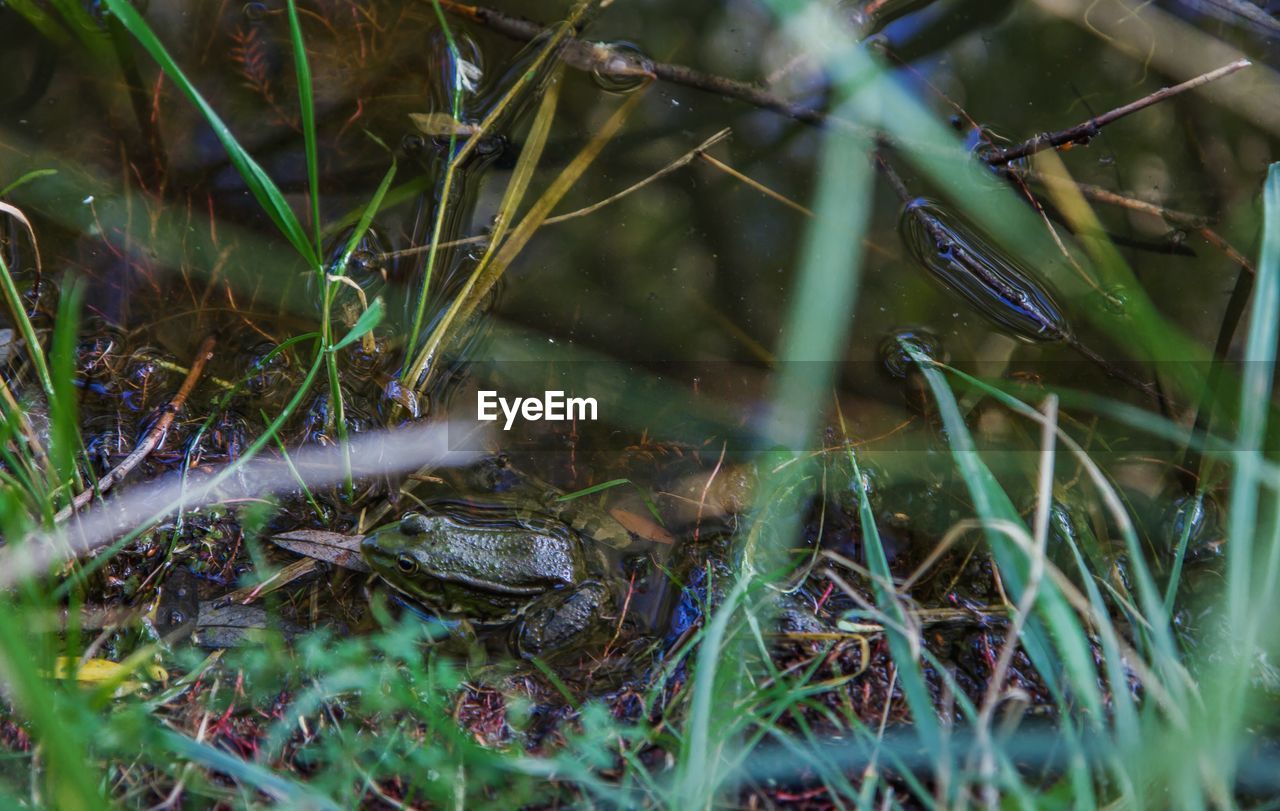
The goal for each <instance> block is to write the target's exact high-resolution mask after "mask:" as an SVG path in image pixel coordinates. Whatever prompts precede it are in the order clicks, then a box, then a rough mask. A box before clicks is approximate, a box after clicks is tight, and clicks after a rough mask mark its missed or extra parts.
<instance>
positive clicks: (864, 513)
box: [848, 448, 946, 763]
mask: <svg viewBox="0 0 1280 811" xmlns="http://www.w3.org/2000/svg"><path fill="white" fill-rule="evenodd" d="M848 455H849V464H850V465H852V467H853V481H854V482H855V483H856V484H857V489H858V521H859V526H860V527H861V528H862V545H863V548H864V550H865V552H866V556H867V568H868V569H870V570H871V575H872V578H873V579H872V585H873V586H874V588H875V594H876V603H877V604H878V605H879V606H880V610H881V611H883V612H884V613H885V614H886V615H887V616H888V617H889V618H890V619H891V620H893V623H892V624H886V626H885V633H886V635H887V636H888V639H889V652H890V653H891V654H892V655H893V661H894V664H896V665H897V667H898V681H899V682H900V683H901V684H902V692H903V694H904V695H905V696H906V697H907V704H908V705H909V706H910V707H911V717H912V720H913V721H914V722H915V726H916V731H917V732H918V733H919V735H920V740H921V742H922V743H923V744H924V747H925V749H927V750H928V751H929V753H930V754H931V755H932V756H933V757H934V759H935V760H936V761H937V762H938V763H941V762H942V758H944V757H945V756H946V755H945V752H944V749H943V740H942V730H941V728H940V726H939V724H938V716H937V714H936V713H935V711H934V707H933V698H932V697H931V696H930V695H929V688H928V685H926V684H925V679H924V672H923V670H922V669H921V667H920V660H919V658H918V657H917V656H916V655H915V652H914V647H915V646H914V645H913V640H911V639H909V638H907V636H906V634H904V633H902V631H901V629H904V628H910V627H912V625H911V623H910V622H909V621H908V619H907V615H906V612H905V611H903V609H902V605H901V604H900V603H899V602H898V600H897V599H896V595H895V594H894V593H893V591H892V583H893V574H892V572H890V571H889V559H888V557H886V555H885V552H884V544H883V543H882V542H881V540H880V531H879V529H877V527H876V515H875V510H874V509H872V507H871V500H870V499H869V498H868V497H867V489H866V487H865V486H863V478H862V469H861V467H859V465H858V457H857V454H855V453H854V452H853V448H849V450H848Z"/></svg>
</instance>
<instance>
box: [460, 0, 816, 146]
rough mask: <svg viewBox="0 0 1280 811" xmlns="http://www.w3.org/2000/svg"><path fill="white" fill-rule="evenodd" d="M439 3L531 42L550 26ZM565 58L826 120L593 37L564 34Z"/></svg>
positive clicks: (580, 65)
mask: <svg viewBox="0 0 1280 811" xmlns="http://www.w3.org/2000/svg"><path fill="white" fill-rule="evenodd" d="M440 7H441V8H443V9H444V10H445V11H447V12H449V13H450V14H453V15H455V16H458V17H463V18H465V19H468V20H471V21H473V22H476V23H479V24H480V25H483V26H484V27H486V28H490V29H493V30H494V31H497V32H498V33H500V34H502V35H503V36H507V37H510V38H511V39H518V40H524V41H526V42H528V41H531V40H533V39H536V38H538V37H541V36H543V35H544V34H545V33H546V32H547V29H546V28H544V27H543V26H542V25H541V24H539V23H536V22H534V21H533V20H529V19H526V18H524V17H517V16H514V15H510V14H503V13H502V12H500V11H495V10H493V9H490V8H482V7H479V6H469V5H466V4H464V3H456V2H454V0H440ZM560 58H561V59H562V60H564V62H565V63H566V64H567V65H569V66H570V67H573V68H576V69H578V70H583V71H587V72H590V73H595V74H597V75H600V76H607V77H609V78H615V79H622V80H624V81H625V80H633V79H636V78H639V77H643V76H651V77H654V78H658V79H661V80H662V81H664V82H671V83H672V84H679V85H684V86H685V87H692V88H696V89H698V90H704V91H706V92H708V93H715V94H716V95H720V96H729V97H730V98H735V99H738V100H740V101H745V102H746V103H747V104H750V105H753V106H755V107H760V108H762V109H765V110H773V111H774V112H777V113H781V114H782V115H785V116H787V117H789V118H794V119H795V120H797V121H803V122H804V123H806V124H813V125H817V126H821V125H822V124H823V123H825V122H826V119H827V114H826V113H825V112H824V111H822V110H819V109H817V108H815V107H809V106H807V105H804V104H796V103H794V102H790V101H787V100H786V99H783V98H781V97H779V96H776V95H774V94H772V93H770V92H769V91H767V90H764V89H762V88H759V87H756V86H755V85H752V84H748V83H746V82H740V81H738V80H736V79H729V78H726V77H724V76H717V75H715V74H712V73H703V72H702V71H700V70H695V69H693V68H691V67H689V66H687V65H675V64H670V63H665V62H650V61H648V60H640V59H637V58H636V56H635V55H634V54H632V53H630V52H628V51H625V50H621V49H618V48H613V47H611V46H608V45H602V44H598V43H594V42H587V41H585V40H581V39H577V38H576V37H569V38H567V39H566V40H565V43H564V49H563V50H562V51H561V53H560Z"/></svg>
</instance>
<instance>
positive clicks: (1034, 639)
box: [902, 343, 1103, 723]
mask: <svg viewBox="0 0 1280 811" xmlns="http://www.w3.org/2000/svg"><path fill="white" fill-rule="evenodd" d="M902 346H903V349H904V351H906V352H907V353H908V354H910V356H911V357H912V359H913V360H914V361H915V362H916V363H917V364H918V365H919V368H920V370H921V372H922V373H923V374H924V376H925V379H926V380H927V382H928V384H929V388H930V390H931V391H932V392H933V397H934V400H935V402H937V404H938V411H939V413H940V414H941V416H942V422H943V425H944V426H946V429H947V436H948V439H949V441H950V445H951V456H952V459H954V460H955V463H956V467H957V469H958V470H959V471H960V476H961V478H963V479H964V482H965V485H966V486H967V487H968V490H969V495H970V498H971V499H972V500H973V506H974V510H975V511H976V512H977V514H978V518H979V519H980V520H981V521H982V523H983V525H984V527H985V534H986V536H987V541H988V543H989V545H990V547H991V553H992V556H993V557H994V559H995V562H996V565H997V566H998V567H999V568H1000V575H1001V578H1002V579H1003V581H1004V583H1005V588H1006V591H1007V592H1008V594H1009V596H1010V597H1011V598H1012V599H1013V600H1014V601H1015V602H1016V601H1017V600H1018V599H1019V598H1020V597H1021V595H1022V592H1023V589H1024V588H1025V587H1026V584H1027V576H1028V573H1029V569H1030V566H1029V563H1028V561H1027V559H1026V556H1025V555H1024V554H1023V553H1022V552H1020V551H1019V550H1017V548H1016V547H1014V545H1013V543H1012V542H1011V541H1010V540H1009V539H1008V538H1006V537H1005V536H1004V534H1003V533H1002V532H1000V531H998V530H996V529H994V527H995V526H996V525H998V524H999V523H1001V522H1006V523H1008V524H1009V525H1012V526H1018V527H1023V528H1024V529H1025V524H1024V523H1023V521H1022V517H1021V516H1020V515H1019V514H1018V511H1017V510H1016V509H1015V508H1014V506H1013V502H1011V501H1010V500H1009V496H1008V494H1007V493H1005V491H1004V488H1002V487H1001V486H1000V483H999V482H998V481H997V480H996V478H995V476H994V475H993V474H992V473H991V470H990V469H989V468H988V467H987V466H986V464H985V463H984V462H983V461H982V458H981V456H980V455H979V454H978V450H977V448H976V447H974V444H973V437H972V436H970V434H969V428H968V426H967V425H965V422H964V417H963V416H962V415H961V414H960V408H959V405H958V404H957V403H956V400H955V396H954V395H953V394H952V392H951V387H950V386H948V385H947V381H946V378H944V377H943V376H942V372H941V371H939V370H938V369H937V368H936V367H935V366H934V365H933V361H932V359H931V358H928V357H926V356H925V355H923V354H922V353H921V352H920V351H919V349H918V348H917V347H915V346H913V345H911V344H909V343H904V344H903V345H902ZM1035 607H1036V609H1037V610H1038V611H1039V612H1040V614H1041V616H1042V617H1043V619H1044V622H1045V623H1047V624H1048V627H1046V626H1045V624H1042V623H1041V622H1039V621H1037V618H1036V617H1029V618H1028V620H1027V624H1026V626H1025V629H1024V637H1025V638H1024V639H1023V640H1022V642H1023V646H1024V648H1025V649H1026V651H1027V655H1028V656H1030V657H1031V660H1032V662H1034V663H1035V665H1036V669H1037V670H1038V671H1039V672H1040V675H1041V677H1042V678H1043V679H1044V681H1045V684H1046V685H1047V686H1048V687H1049V689H1050V690H1051V691H1052V692H1054V693H1055V695H1056V696H1057V697H1058V698H1059V700H1064V699H1065V693H1064V685H1063V683H1062V680H1061V678H1060V673H1059V669H1058V668H1059V664H1061V665H1065V666H1066V671H1067V675H1068V676H1069V677H1070V682H1071V688H1072V689H1071V693H1072V694H1073V696H1074V697H1075V698H1076V699H1077V700H1083V702H1084V709H1085V710H1086V711H1087V713H1088V714H1089V716H1090V717H1091V718H1092V720H1093V722H1094V723H1100V722H1101V720H1102V717H1103V716H1102V696H1101V694H1100V693H1099V690H1098V683H1097V671H1096V669H1095V668H1094V666H1093V658H1092V654H1091V652H1090V650H1089V644H1088V638H1087V637H1086V636H1085V633H1084V629H1083V628H1082V627H1081V625H1080V622H1079V619H1078V618H1077V617H1076V615H1075V614H1074V613H1073V612H1072V611H1071V609H1070V607H1069V606H1068V605H1067V603H1066V602H1065V601H1064V600H1063V599H1062V595H1061V593H1060V592H1059V591H1058V590H1057V588H1055V587H1054V585H1053V584H1052V583H1051V582H1046V583H1042V584H1041V588H1040V593H1039V597H1038V598H1037V599H1036V603H1035ZM1050 632H1052V637H1051V636H1050ZM1055 641H1056V643H1057V644H1056V645H1055V644H1054V642H1055ZM1055 650H1056V651H1057V653H1058V654H1061V656H1060V657H1059V656H1058V655H1055V653H1054V651H1055Z"/></svg>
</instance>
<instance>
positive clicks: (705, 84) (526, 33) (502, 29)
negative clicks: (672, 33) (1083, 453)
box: [439, 0, 1252, 166]
mask: <svg viewBox="0 0 1280 811" xmlns="http://www.w3.org/2000/svg"><path fill="white" fill-rule="evenodd" d="M439 2H440V6H441V8H443V9H444V10H445V11H447V12H449V13H450V14H453V15H455V16H458V17H463V18H465V19H468V20H471V21H473V22H476V23H479V24H480V25H483V26H485V27H486V28H490V29H492V30H494V31H497V32H498V33H500V34H502V35H504V36H507V37H510V38H512V39H518V40H524V41H530V40H533V39H535V38H537V37H540V36H543V35H545V34H547V33H548V31H549V30H548V29H546V28H544V27H543V26H542V25H540V24H539V23H536V22H534V21H533V20H529V19H525V18H524V17H516V16H512V15H509V14H503V13H502V12H500V11H495V10H493V9H489V8H481V7H478V6H469V5H466V4H464V3H458V2H454V0H439ZM561 59H563V60H564V62H565V63H566V64H568V65H569V66H570V67H573V68H577V69H578V70H586V71H591V72H594V73H596V74H598V75H602V76H609V77H613V78H621V79H628V78H634V77H636V76H638V75H653V76H655V77H657V78H658V79H661V80H662V81H664V82H670V83H672V84H679V85H684V86H685V87H692V88H695V89H697V90H703V91H706V92H708V93H715V94H716V95H720V96H728V97H729V98H733V99H737V100H738V101H742V102H745V103H747V104H750V105H752V106H754V107H759V108H761V109H764V110H772V111H774V112H776V113H780V114H782V115H785V116H787V117H788V118H793V119H795V120H796V121H800V122H802V123H805V124H810V125H813V126H818V127H821V126H824V125H825V124H826V123H827V119H828V114H827V113H826V111H824V110H821V109H819V108H816V107H810V106H807V105H804V104H797V103H794V102H791V101H788V100H786V99H784V98H782V97H780V96H777V95H774V94H773V93H770V92H769V91H767V90H764V89H763V88H760V87H756V86H755V85H752V84H748V83H746V82H740V81H738V80H736V79H729V78H727V77H724V76H717V75H715V74H710V73H703V72H702V71H698V70H694V69H693V68H691V67H688V66H686V65H676V64H669V63H665V62H647V61H645V62H638V61H637V59H636V58H635V57H634V56H633V55H632V54H630V53H628V52H627V51H623V50H619V49H617V48H612V47H610V46H607V45H600V44H597V43H591V42H586V41H584V40H581V39H577V38H575V37H568V38H566V39H565V42H564V49H563V50H562V51H561ZM1250 64H1252V63H1251V62H1250V61H1249V60H1248V59H1238V60H1236V61H1235V62H1232V63H1231V64H1229V65H1224V66H1222V67H1220V68H1217V69H1216V70H1211V71H1209V72H1208V73H1204V74H1201V75H1200V76H1196V77H1195V78H1193V79H1188V80H1187V81H1185V82H1182V83H1180V84H1176V85H1173V86H1172V87H1163V88H1161V89H1159V90H1157V91H1155V92H1154V93H1150V94H1148V95H1146V96H1143V97H1142V98H1140V99H1137V100H1136V101H1131V102H1129V103H1128V104H1125V105H1122V106H1120V107H1117V108H1115V109H1114V110H1109V111H1108V112H1105V113H1103V114H1102V115H1099V116H1096V117H1094V118H1091V119H1089V120H1088V121H1085V122H1083V123H1081V124H1077V125H1076V126H1074V127H1071V128H1069V129H1065V130H1060V131H1058V132H1050V133H1042V134H1040V135H1037V136H1035V137H1034V138H1031V139H1029V140H1027V141H1024V142H1022V143H1020V144H1015V145H1014V146H1011V147H1007V148H1005V149H993V150H991V151H990V152H988V153H987V154H985V155H983V156H982V160H984V161H985V162H986V163H987V164H989V165H991V166H1003V165H1004V164H1007V163H1009V162H1010V161H1014V160H1017V159H1018V158H1024V157H1026V156H1028V155H1033V154H1035V153H1036V152H1041V151H1043V150H1045V149H1049V148H1051V147H1059V146H1063V145H1066V144H1072V143H1087V142H1088V140H1089V139H1090V138H1092V137H1094V136H1095V135H1097V134H1098V131H1099V130H1100V129H1101V128H1102V127H1104V126H1106V125H1107V124H1110V123H1112V122H1113V121H1116V120H1118V119H1121V118H1124V117H1125V116H1127V115H1130V114H1132V113H1136V112H1138V111H1139V110H1142V109H1145V108H1147V107H1150V106H1151V105H1153V104H1156V103H1158V102H1161V101H1164V100H1165V99H1168V98H1171V97H1173V96H1176V95H1179V94H1180V93H1185V92H1187V91H1188V90H1194V89H1195V88H1197V87H1201V86H1203V85H1206V84H1208V83H1209V82H1212V81H1216V80H1218V79H1221V78H1223V77H1224V76H1230V75H1231V74H1233V73H1235V72H1236V71H1238V70H1242V69H1244V68H1246V67H1248V66H1249V65H1250Z"/></svg>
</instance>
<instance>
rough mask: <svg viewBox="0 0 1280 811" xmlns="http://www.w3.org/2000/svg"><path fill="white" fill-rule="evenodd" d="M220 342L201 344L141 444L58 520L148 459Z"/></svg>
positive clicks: (57, 520) (207, 340)
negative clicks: (175, 392) (182, 378)
mask: <svg viewBox="0 0 1280 811" xmlns="http://www.w3.org/2000/svg"><path fill="white" fill-rule="evenodd" d="M215 343H216V341H215V339H214V337H213V336H212V335H210V336H209V337H207V338H205V339H204V341H203V342H201V344H200V348H199V349H197V350H196V356H195V358H194V359H192V361H191V370H190V371H189V372H187V377H186V379H185V380H183V381H182V386H181V387H179V389H178V393H177V394H175V395H173V399H172V400H170V401H169V403H168V404H167V405H166V406H165V407H164V409H163V411H162V413H161V414H160V418H159V419H157V420H156V421H155V424H154V425H152V426H151V428H150V430H148V431H147V434H146V436H144V437H143V438H142V441H141V442H139V443H138V445H137V447H135V448H134V449H133V451H132V452H131V453H130V454H129V455H128V456H126V457H125V458H124V460H123V461H122V462H120V464H118V465H116V466H115V467H113V468H112V469H111V470H109V471H108V472H107V475H105V476H103V477H102V478H101V479H98V484H97V486H96V487H90V488H89V489H87V490H84V491H82V492H80V493H79V494H78V495H77V496H76V497H75V498H74V499H72V501H71V504H70V505H69V506H67V507H64V508H63V509H62V510H60V511H59V512H58V514H57V515H55V516H54V519H53V520H54V522H55V523H60V522H62V521H65V520H67V519H68V518H70V517H71V514H72V513H73V512H75V511H77V510H80V509H82V508H83V507H84V506H85V505H86V504H88V503H89V502H90V501H92V500H93V497H94V496H95V495H100V494H102V493H105V492H106V491H107V490H108V488H110V487H112V486H113V485H115V484H116V483H117V482H119V481H120V480H121V479H123V478H124V477H125V476H127V475H129V473H130V471H132V470H133V469H134V468H135V467H137V466H138V465H139V464H140V463H141V462H142V460H143V459H145V458H147V456H149V455H150V454H151V452H152V451H153V450H155V449H156V446H157V445H159V444H160V441H161V440H162V439H163V438H164V435H165V433H166V432H167V431H168V430H169V426H170V425H171V424H172V423H173V419H174V417H175V416H177V414H178V412H179V411H181V410H182V406H183V405H185V404H186V402H187V397H188V396H190V394H191V390H192V389H194V388H195V386H196V382H197V381H198V380H199V379H200V373H201V372H202V371H204V365H205V364H206V363H207V362H208V361H209V359H210V358H211V357H213V346H214V344H215Z"/></svg>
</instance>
